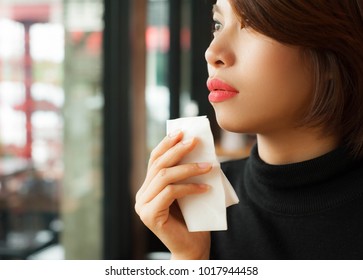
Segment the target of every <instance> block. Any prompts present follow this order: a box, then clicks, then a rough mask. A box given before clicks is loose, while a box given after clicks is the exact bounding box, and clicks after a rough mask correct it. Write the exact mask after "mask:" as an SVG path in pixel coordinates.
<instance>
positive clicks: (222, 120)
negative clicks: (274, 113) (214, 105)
mask: <svg viewBox="0 0 363 280" xmlns="http://www.w3.org/2000/svg"><path fill="white" fill-rule="evenodd" d="M216 120H217V123H218V125H219V126H220V127H221V128H222V129H224V130H227V131H230V132H234V133H247V134H254V133H256V132H255V129H254V128H253V126H251V124H252V122H246V120H244V121H243V120H242V119H241V117H240V116H233V115H232V114H230V113H223V114H221V113H219V114H218V113H217V111H216Z"/></svg>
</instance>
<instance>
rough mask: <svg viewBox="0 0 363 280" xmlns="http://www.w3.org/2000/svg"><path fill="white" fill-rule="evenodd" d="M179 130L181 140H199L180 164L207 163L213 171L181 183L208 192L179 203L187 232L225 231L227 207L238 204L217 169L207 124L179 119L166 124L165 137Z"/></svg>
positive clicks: (219, 170)
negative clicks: (197, 185) (192, 184)
mask: <svg viewBox="0 0 363 280" xmlns="http://www.w3.org/2000/svg"><path fill="white" fill-rule="evenodd" d="M176 130H181V131H183V133H184V138H183V139H184V140H187V139H190V138H192V137H195V138H198V144H197V145H196V147H195V148H194V149H193V150H192V151H191V152H190V153H189V154H188V155H186V156H185V157H184V158H183V160H182V161H181V162H180V163H198V162H209V163H212V164H213V167H212V170H211V171H210V172H208V173H207V174H204V175H200V176H195V177H192V178H190V179H188V180H187V181H183V183H197V184H199V183H203V184H207V185H209V186H211V189H210V190H209V191H208V192H206V193H203V194H196V195H189V196H187V197H184V198H182V199H178V203H179V206H180V209H181V212H182V214H183V217H184V220H185V222H186V225H187V227H188V230H189V231H191V232H192V231H217V230H226V229H227V215H226V207H228V206H230V205H233V204H236V203H238V201H239V200H238V197H237V195H236V193H235V191H234V189H233V187H232V186H231V184H230V183H229V181H228V179H227V178H226V176H225V175H224V174H223V171H222V170H221V168H220V163H219V162H218V159H217V156H216V153H215V148H214V141H213V135H212V132H211V129H210V124H209V120H208V119H207V117H206V116H202V117H189V118H179V119H174V120H168V121H167V133H168V134H169V133H172V132H174V131H176Z"/></svg>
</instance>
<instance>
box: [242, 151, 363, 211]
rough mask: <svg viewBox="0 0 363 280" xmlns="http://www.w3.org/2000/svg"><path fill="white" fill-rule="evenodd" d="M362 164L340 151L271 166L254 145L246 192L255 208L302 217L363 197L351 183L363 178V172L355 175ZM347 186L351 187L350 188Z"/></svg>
mask: <svg viewBox="0 0 363 280" xmlns="http://www.w3.org/2000/svg"><path fill="white" fill-rule="evenodd" d="M362 162H363V161H362V160H360V161H358V160H354V159H353V158H352V156H351V155H350V154H349V151H348V149H347V148H345V147H340V148H338V149H336V150H333V151H331V152H329V153H327V154H325V155H322V156H320V157H318V158H314V159H311V160H307V161H303V162H299V163H292V164H285V165H270V164H267V163H265V162H264V161H263V160H262V159H261V158H260V157H259V154H258V146H257V145H255V146H254V147H253V149H252V151H251V154H250V157H249V159H248V160H247V168H246V174H245V185H246V191H247V194H248V195H249V196H250V198H251V199H252V200H253V201H254V202H255V203H256V204H258V205H260V206H261V207H263V208H265V209H268V210H270V211H273V212H284V213H286V214H291V215H298V214H300V215H301V214H308V213H310V212H316V211H321V210H323V209H327V208H331V207H333V206H334V205H338V204H340V203H341V202H343V201H346V200H347V199H353V198H354V197H355V196H356V195H362V193H363V185H360V186H357V184H354V182H356V181H354V180H353V179H352V178H354V177H355V176H358V177H359V178H361V177H362V175H359V174H361V170H360V171H359V172H358V173H357V172H355V171H356V169H357V168H356V167H359V166H360V167H363V164H362ZM361 169H362V168H361ZM361 181H362V179H361V180H360V181H359V182H360V183H361ZM347 182H352V183H351V184H348V186H347Z"/></svg>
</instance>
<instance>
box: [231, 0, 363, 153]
mask: <svg viewBox="0 0 363 280" xmlns="http://www.w3.org/2000/svg"><path fill="white" fill-rule="evenodd" d="M229 1H230V3H231V5H232V7H233V9H234V11H235V13H236V14H237V16H238V17H239V18H240V21H241V24H242V25H246V26H249V27H251V28H253V29H254V30H256V31H257V32H259V33H261V34H264V35H266V36H268V37H271V38H273V39H275V40H277V41H279V42H281V43H284V44H289V45H294V46H300V47H302V50H303V54H304V57H305V58H307V59H308V61H309V62H310V65H311V70H312V75H313V79H314V83H315V89H314V95H313V96H314V97H313V100H312V103H311V106H310V108H308V112H307V114H306V117H305V119H304V122H303V124H305V125H313V126H315V125H322V126H323V127H324V128H325V129H326V131H325V133H337V132H338V133H339V135H340V138H341V142H342V144H344V145H346V146H347V147H349V148H350V150H351V151H352V152H353V154H354V155H355V156H357V157H362V156H363V0H301V1H294V0H229Z"/></svg>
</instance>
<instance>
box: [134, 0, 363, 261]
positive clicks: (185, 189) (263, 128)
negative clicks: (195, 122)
mask: <svg viewBox="0 0 363 280" xmlns="http://www.w3.org/2000/svg"><path fill="white" fill-rule="evenodd" d="M213 19H214V21H215V30H214V39H213V41H212V42H211V44H210V46H209V48H208V49H207V51H206V60H207V62H208V72H209V79H208V82H207V85H208V88H209V90H210V91H211V93H210V95H209V101H210V102H211V104H212V105H213V107H214V110H215V113H216V117H217V121H218V123H219V125H220V126H221V127H222V128H224V129H226V130H229V131H233V132H240V133H253V134H256V137H257V143H256V145H255V146H254V148H253V149H252V151H251V155H250V157H249V158H248V159H242V160H237V161H231V162H226V163H223V164H222V168H223V170H224V172H225V174H226V176H227V177H228V179H229V180H230V182H231V184H232V185H233V186H234V187H235V189H236V192H237V194H238V197H239V199H240V203H239V204H238V205H235V206H232V207H230V208H228V225H229V229H228V230H227V231H221V232H213V233H212V234H210V233H208V232H193V233H190V232H188V231H187V229H186V227H185V224H184V222H183V219H182V218H181V216H180V211H179V209H178V207H177V205H176V203H174V202H175V199H177V198H180V197H184V196H186V195H190V194H196V193H203V192H207V191H208V186H205V185H196V184H194V185H193V184H188V185H181V184H176V183H175V182H179V181H181V180H182V179H185V178H189V177H192V176H195V175H200V174H203V173H207V172H208V171H209V170H210V168H211V166H210V165H209V164H208V163H195V164H187V165H178V162H179V161H180V159H181V158H182V157H183V156H184V155H186V154H187V153H188V152H189V151H191V149H193V147H195V145H197V144H198V143H197V142H198V140H197V139H193V140H192V141H189V142H188V143H184V142H183V141H182V140H181V139H182V132H176V133H175V134H174V135H169V136H167V137H166V138H165V139H164V140H162V142H161V143H160V144H159V145H158V146H157V147H156V148H155V149H154V151H153V152H152V154H151V157H150V161H149V167H148V173H147V176H146V179H145V182H144V184H143V186H142V187H141V189H140V191H139V192H138V194H137V199H136V205H135V208H136V211H137V213H138V214H139V215H140V217H141V219H142V221H143V222H144V223H145V224H146V225H147V226H148V227H149V228H150V229H151V230H152V231H153V232H154V233H155V234H156V235H157V236H158V237H159V238H160V240H161V241H162V242H163V243H164V244H165V245H166V246H167V247H168V249H169V250H170V251H171V253H172V258H173V259H206V258H217V259H362V258H363V159H362V156H363V146H362V143H363V125H362V124H363V113H362V112H363V111H362V108H363V79H361V78H360V77H361V75H362V73H363V1H362V0H341V1H335V0H314V1H313V0H305V1H289V0H230V1H228V0H218V1H217V2H216V5H214V9H213Z"/></svg>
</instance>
